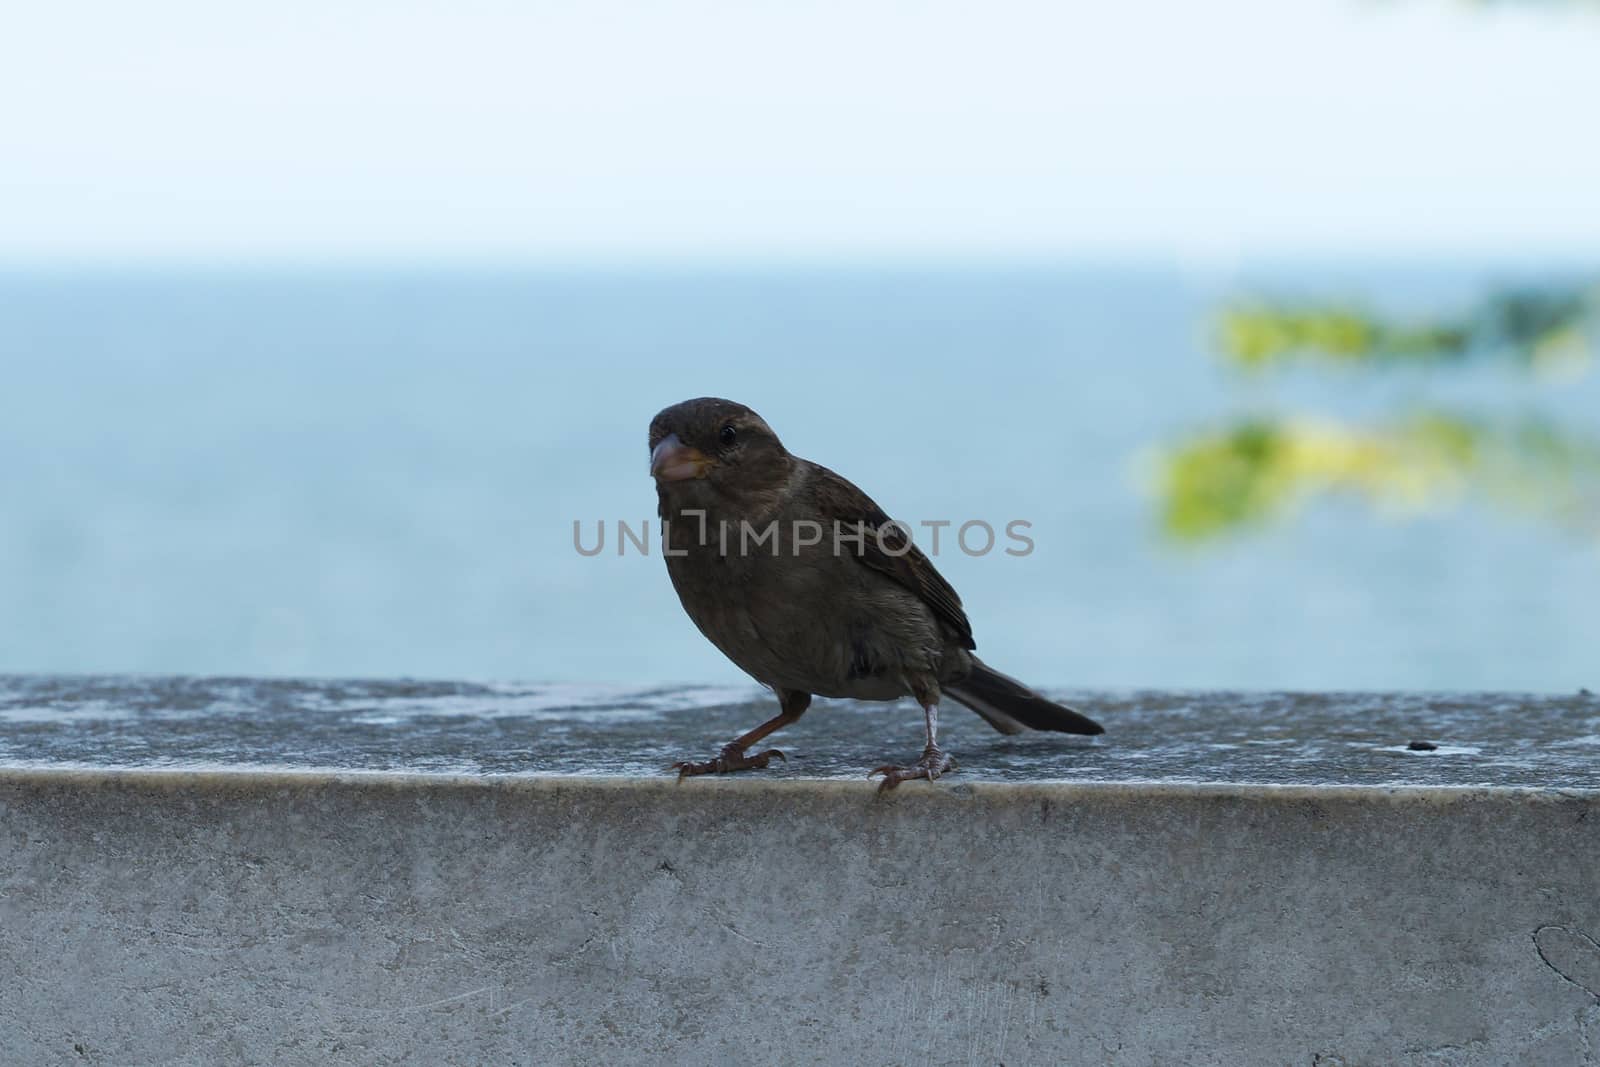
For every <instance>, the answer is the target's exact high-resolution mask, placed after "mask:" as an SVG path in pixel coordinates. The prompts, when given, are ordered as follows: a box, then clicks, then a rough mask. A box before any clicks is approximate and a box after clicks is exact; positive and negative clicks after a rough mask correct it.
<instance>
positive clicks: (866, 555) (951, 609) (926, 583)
mask: <svg viewBox="0 0 1600 1067" xmlns="http://www.w3.org/2000/svg"><path fill="white" fill-rule="evenodd" d="M811 467H812V471H811V477H810V478H809V479H808V481H809V483H810V484H809V485H808V486H807V488H808V489H809V490H810V491H811V493H812V494H813V495H814V500H815V503H816V505H817V508H818V511H819V512H820V514H821V518H822V521H823V524H824V525H825V526H827V527H829V534H830V535H831V533H832V524H833V523H834V522H838V523H839V527H840V529H841V531H842V532H843V533H844V535H846V536H852V535H853V534H854V533H855V530H856V527H857V524H860V525H861V527H862V529H863V532H864V534H865V536H863V537H862V539H861V542H862V543H861V545H860V547H859V548H858V547H857V546H856V545H855V544H854V543H853V541H843V542H841V544H842V547H841V548H840V551H841V552H847V553H849V554H850V555H852V556H855V558H856V559H858V560H860V561H861V562H862V563H863V564H865V565H866V566H868V567H871V568H872V569H873V570H875V571H878V572H879V573H881V574H884V575H887V576H888V577H890V578H892V579H894V580H895V581H896V582H898V583H900V584H901V585H902V586H904V587H905V588H907V589H909V590H910V591H911V592H913V593H915V594H916V595H917V596H918V597H920V598H921V600H922V602H923V603H924V604H926V605H928V607H929V608H930V609H932V611H933V614H934V616H935V617H936V618H938V619H939V620H940V621H941V622H943V623H944V624H945V625H946V626H948V627H950V629H951V630H953V631H954V632H955V634H956V637H957V638H958V639H959V640H960V641H961V645H962V647H963V648H977V647H978V646H977V645H976V644H975V643H974V642H973V640H972V624H971V623H970V622H968V621H967V613H966V612H965V611H963V610H962V608H961V597H960V596H958V595H957V594H956V591H955V590H954V589H953V588H951V586H950V583H949V582H947V581H945V580H944V576H943V575H942V574H940V573H939V572H938V570H936V569H935V568H934V566H933V561H932V560H930V559H928V557H927V556H925V555H923V553H922V549H920V548H918V547H917V546H916V545H915V544H913V543H912V542H911V539H910V537H909V536H908V533H907V531H906V529H905V528H904V527H902V526H900V525H898V524H895V523H894V522H893V521H892V520H891V519H890V518H889V516H888V515H887V514H885V513H884V510H883V509H882V508H880V507H879V506H878V505H877V504H876V503H875V502H874V501H873V499H872V498H871V497H869V496H868V495H867V494H866V493H863V492H862V491H861V490H860V489H858V488H857V487H856V486H855V485H854V484H852V483H851V482H850V481H849V480H848V479H846V478H843V477H841V476H839V475H838V474H835V473H834V472H833V471H831V470H829V469H828V468H827V467H824V466H821V465H820V464H815V463H813V464H811Z"/></svg>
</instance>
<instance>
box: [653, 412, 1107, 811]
mask: <svg viewBox="0 0 1600 1067" xmlns="http://www.w3.org/2000/svg"><path fill="white" fill-rule="evenodd" d="M650 474H651V476H652V477H653V478H654V479H655V482H656V495H657V498H658V500H659V507H658V513H659V514H660V516H661V520H662V550H663V554H664V555H665V557H666V561H667V573H668V574H669V575H671V577H672V585H673V587H674V588H675V589H677V591H678V599H679V600H681V601H682V602H683V608H684V610H685V611H687V612H688V613H689V618H691V619H693V620H694V624H695V625H696V626H698V627H700V632H701V633H703V634H705V635H706V637H707V638H709V639H710V641H711V643H712V644H714V645H716V646H717V647H718V648H719V649H721V650H722V652H723V654H724V655H726V656H727V657H728V658H729V659H731V660H732V661H733V662H734V663H735V664H737V665H738V666H739V667H740V668H741V669H742V670H744V671H745V672H746V673H747V674H749V675H750V676H751V677H753V678H754V679H755V680H756V681H758V682H760V683H762V684H763V685H765V686H767V687H768V688H770V689H771V690H772V691H773V692H774V693H776V694H777V697H778V704H779V708H780V711H779V713H778V715H777V716H775V717H774V718H771V719H769V720H767V721H766V722H764V723H762V724H761V725H760V726H757V727H756V728H755V729H753V730H751V731H749V732H748V733H746V734H744V735H742V736H740V737H738V738H736V739H735V740H733V741H731V742H729V743H728V744H727V745H726V746H724V747H723V749H722V751H721V753H720V754H718V755H717V756H716V757H715V758H713V759H710V760H706V761H704V762H689V761H685V762H682V763H678V764H676V765H675V766H676V768H677V770H678V772H679V776H680V777H682V776H686V775H694V774H720V773H725V772H728V771H738V770H745V769H747V768H753V767H765V766H766V765H767V763H768V761H769V760H770V759H771V758H772V757H773V756H778V757H780V758H782V757H783V753H781V752H779V751H777V750H776V749H769V750H767V751H764V752H757V753H751V752H750V751H749V749H750V747H751V746H752V745H755V744H756V743H757V742H758V741H760V740H762V739H763V738H765V737H766V736H767V735H768V734H770V733H772V732H773V731H775V730H778V729H781V728H782V727H785V726H788V725H790V724H791V723H793V722H795V721H796V720H797V719H799V718H800V716H801V715H803V714H804V713H805V710H806V708H807V707H809V706H810V704H811V697H812V696H813V695H814V694H815V695H818V696H827V697H852V698H854V699H857V700H896V699H899V698H900V697H903V696H912V697H915V698H916V701H917V703H918V704H920V705H922V710H923V716H924V718H925V720H926V728H927V747H926V748H924V749H923V751H922V758H921V759H919V760H918V761H917V762H916V763H914V764H912V765H911V766H909V767H901V766H893V765H890V766H884V767H879V768H877V769H875V770H873V771H871V772H869V775H868V776H869V777H870V776H871V775H874V774H881V775H883V783H882V785H881V786H880V787H879V788H880V790H882V789H892V788H893V787H894V786H896V785H898V784H899V783H901V782H903V781H908V780H910V779H913V778H927V779H935V778H938V777H939V776H940V775H941V774H944V773H945V772H946V771H950V770H953V769H954V768H955V763H954V761H953V760H951V758H950V757H949V755H947V754H946V753H945V752H944V751H943V750H941V749H940V748H939V737H938V734H939V698H940V696H941V695H942V694H946V693H947V694H949V695H950V696H951V697H953V698H954V699H955V700H957V701H958V702H960V703H962V704H965V705H966V706H967V707H969V708H971V709H972V710H973V711H975V712H977V713H978V714H979V715H981V716H982V717H983V718H984V719H985V720H987V721H988V723H989V725H991V726H993V727H994V728H995V729H996V730H999V731H1000V732H1001V733H1003V734H1014V733H1019V732H1020V731H1022V730H1023V729H1033V730H1055V731H1059V732H1062V733H1072V734H1098V733H1103V732H1104V731H1103V729H1102V728H1101V726H1100V725H1099V724H1098V723H1096V722H1094V721H1092V720H1090V719H1087V718H1085V717H1084V716H1082V715H1079V714H1078V713H1077V712H1075V711H1073V710H1072V709H1071V708H1065V707H1062V706H1061V705H1060V704H1056V703H1054V702H1052V701H1050V700H1046V699H1045V698H1044V697H1042V696H1040V695H1039V694H1038V693H1035V692H1034V691H1033V690H1031V689H1029V688H1028V687H1027V686H1025V685H1023V684H1022V683H1021V682H1019V681H1017V680H1016V679H1014V678H1011V677H1008V676H1007V675H1004V674H1001V673H1000V672H999V671H996V670H994V669H993V668H991V667H989V666H988V665H986V664H985V663H984V662H983V661H982V660H980V659H978V657H977V656H975V655H973V654H972V650H973V649H975V648H976V647H977V646H976V644H975V643H974V642H973V640H972V626H971V624H969V623H968V622H967V616H966V613H965V612H964V611H963V610H962V608H961V598H960V597H959V596H957V595H956V591H955V590H954V589H952V588H951V587H950V583H949V582H946V581H945V580H944V578H943V577H941V576H940V574H939V572H938V571H937V570H935V569H934V566H933V564H932V562H930V561H929V560H928V557H927V556H925V555H924V554H923V553H922V551H921V550H920V549H918V548H917V547H916V546H915V545H914V544H912V543H911V539H910V537H909V536H908V534H907V531H906V530H905V528H904V527H902V526H899V525H898V524H895V523H893V522H892V521H891V520H890V518H889V516H888V515H886V514H885V513H884V511H883V509H882V508H880V507H878V505H877V504H875V503H873V501H872V498H871V497H869V496H867V494H866V493H863V492H862V491H861V490H860V489H857V488H856V487H855V486H854V485H852V484H851V483H850V482H848V481H846V480H845V479H844V478H841V477H840V476H839V475H837V474H835V473H834V472H833V471H831V470H829V469H828V468H826V467H823V466H821V465H819V464H816V463H812V462H810V461H808V460H804V459H801V458H800V457H799V456H795V455H791V454H790V453H789V451H788V450H787V449H785V448H784V447H783V443H782V442H781V441H779V440H778V435H777V434H775V433H773V432H772V428H771V427H770V426H768V425H767V424H766V422H765V421H764V420H763V419H762V418H761V416H759V415H757V414H756V413H755V412H754V411H751V410H750V409H749V408H747V407H745V406H744V405H743V404H736V403H734V402H733V401H731V400H719V399H717V398H715V397H702V398H700V399H698V400H686V401H684V402H683V403H681V404H674V405H673V406H672V407H669V408H667V409H666V410H664V411H662V412H661V413H660V414H659V415H657V416H656V417H655V418H654V419H652V420H651V422H650Z"/></svg>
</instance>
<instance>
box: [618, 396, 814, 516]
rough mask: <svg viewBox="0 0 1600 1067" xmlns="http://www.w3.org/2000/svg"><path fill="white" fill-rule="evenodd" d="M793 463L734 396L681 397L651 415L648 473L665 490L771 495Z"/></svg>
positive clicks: (734, 495)
mask: <svg viewBox="0 0 1600 1067" xmlns="http://www.w3.org/2000/svg"><path fill="white" fill-rule="evenodd" d="M791 463H792V457H791V456H790V455H789V453H788V451H787V450H786V449H785V448H784V447H783V442H782V441H779V440H778V435H777V434H775V433H773V432H772V427H770V426H768V425H767V423H766V420H764V419H762V417H761V416H760V415H757V414H756V413H755V412H753V411H751V410H750V409H749V408H747V407H745V406H744V405H743V404H737V403H734V402H733V401H732V400H721V399H718V398H717V397H710V396H706V397H700V398H699V399H696V400H685V401H683V402H682V403H681V404H674V405H672V406H671V407H670V408H666V409H664V410H663V411H661V413H660V414H658V415H656V417H655V418H653V419H651V420H650V476H651V477H652V478H654V479H655V480H656V488H657V489H659V490H660V491H661V493H662V494H663V495H666V494H673V495H678V496H683V497H685V498H690V497H694V496H699V495H703V494H706V492H707V490H709V491H710V492H711V493H712V494H714V495H718V496H722V497H725V498H731V499H734V500H738V499H739V498H742V497H747V496H753V495H764V494H770V493H774V492H777V491H778V490H780V489H781V487H782V486H783V484H784V483H785V482H786V480H787V479H788V476H789V471H790V464H791Z"/></svg>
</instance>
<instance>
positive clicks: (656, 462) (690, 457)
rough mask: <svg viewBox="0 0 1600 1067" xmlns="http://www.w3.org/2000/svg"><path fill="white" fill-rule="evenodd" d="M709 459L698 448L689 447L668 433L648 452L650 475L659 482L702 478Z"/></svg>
mask: <svg viewBox="0 0 1600 1067" xmlns="http://www.w3.org/2000/svg"><path fill="white" fill-rule="evenodd" d="M709 466H711V461H710V460H709V459H707V458H706V455H705V453H704V452H701V451H700V450H699V449H698V448H690V447H689V446H688V445H686V444H684V443H683V442H682V441H680V440H678V435H677V434H675V433H669V434H667V436H665V437H663V438H662V439H661V443H660V444H658V445H656V447H655V450H654V451H652V452H651V453H650V477H652V478H654V479H656V480H657V481H660V482H681V481H684V480H686V479H689V478H703V477H704V476H705V473H706V468H707V467H709Z"/></svg>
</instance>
